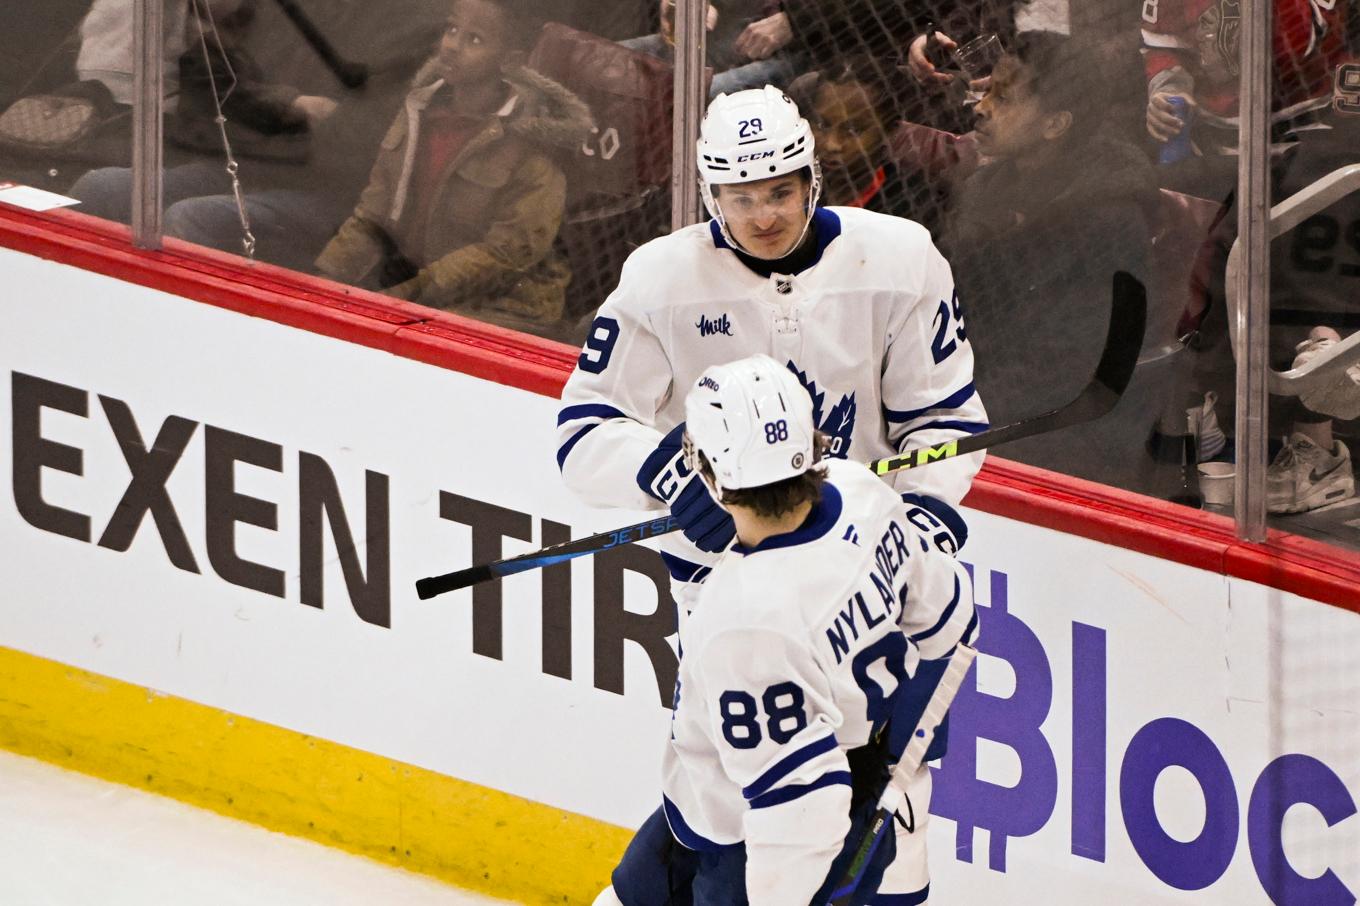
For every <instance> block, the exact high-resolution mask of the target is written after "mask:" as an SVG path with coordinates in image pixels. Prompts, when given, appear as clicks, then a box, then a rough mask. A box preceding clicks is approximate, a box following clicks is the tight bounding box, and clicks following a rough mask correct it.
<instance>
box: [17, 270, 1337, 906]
mask: <svg viewBox="0 0 1360 906" xmlns="http://www.w3.org/2000/svg"><path fill="white" fill-rule="evenodd" d="M0 272H3V273H4V274H5V277H6V279H5V283H6V287H7V288H6V290H5V296H4V302H3V306H4V311H3V315H0V323H3V324H4V325H5V332H4V333H3V335H0V365H3V372H4V380H5V383H6V386H7V392H5V393H4V394H2V395H0V424H4V425H5V437H6V440H7V442H6V443H4V444H3V445H0V457H3V465H4V471H5V473H6V474H7V475H8V476H10V479H11V480H10V486H11V494H10V495H9V496H8V497H7V499H5V500H4V501H3V503H0V543H2V544H3V550H4V551H5V565H6V570H5V575H6V584H5V591H4V594H3V596H0V745H3V746H5V747H8V748H12V749H15V750H18V751H21V752H23V751H28V752H33V753H37V754H40V755H42V756H43V757H47V758H50V759H52V760H55V761H58V762H61V763H64V764H67V765H68V766H73V767H78V768H80V769H83V770H87V771H90V772H92V773H102V774H105V775H109V776H116V777H117V779H120V780H124V781H125V782H132V783H137V784H139V785H144V786H147V787H149V788H152V789H158V791H161V792H166V793H168V794H170V795H175V796H178V797H180V798H184V799H187V800H189V801H196V802H200V803H201V804H206V805H209V806H210V807H214V808H217V809H218V810H221V811H224V812H227V813H232V814H239V815H242V816H244V817H248V818H250V819H251V820H256V821H259V822H261V823H265V824H273V825H275V826H279V827H281V828H283V829H287V830H289V831H290V832H293V833H299V834H303V835H310V836H315V837H317V838H319V839H323V840H325V841H326V842H331V843H335V844H337V845H341V846H345V847H347V848H350V849H354V850H357V851H361V852H367V853H369V854H371V855H375V856H377V857H380V858H388V859H389V860H391V861H397V862H400V863H402V864H407V865H409V866H411V867H413V868H415V869H417V870H423V871H430V872H432V873H435V874H440V875H441V876H444V877H448V878H450V879H453V880H456V881H457V882H458V883H461V884H465V885H468V886H473V887H479V888H481V889H485V890H487V891H489V892H493V893H496V894H499V895H501V896H512V897H516V898H520V899H523V900H524V901H525V902H562V900H563V898H564V897H565V898H567V900H568V901H570V902H587V903H588V902H589V898H590V895H591V893H593V891H594V890H595V889H596V888H597V887H598V886H599V885H600V884H602V883H603V881H604V879H605V878H606V877H607V873H608V870H609V868H610V867H612V864H613V861H614V860H615V859H616V858H617V855H618V854H619V852H620V851H621V847H622V845H623V844H624V843H625V842H626V840H627V836H628V835H627V833H626V829H627V828H631V827H633V826H636V824H637V823H638V822H640V821H641V819H642V818H643V817H644V816H645V815H646V814H648V813H649V812H650V811H651V810H652V808H653V807H654V806H655V804H656V803H657V801H658V792H657V767H658V762H659V756H660V747H661V746H662V745H663V744H664V740H665V738H666V736H665V734H666V729H667V723H668V720H669V711H668V710H667V704H668V703H669V701H670V698H671V687H672V684H673V681H674V675H675V657H674V654H673V652H672V649H671V647H670V645H669V643H668V642H667V636H668V635H669V634H670V632H671V631H672V629H673V617H672V616H671V612H670V603H669V599H668V598H667V597H666V593H665V590H664V589H665V575H664V569H663V568H662V566H661V564H660V561H659V558H657V557H656V556H655V555H654V554H653V553H652V552H650V551H648V550H646V549H644V548H641V547H636V546H633V547H627V548H621V549H618V550H615V551H612V552H609V553H607V554H605V555H601V556H598V557H595V558H592V559H587V560H582V561H578V562H577V563H576V564H574V565H571V566H567V565H562V566H558V567H554V568H552V569H551V570H549V571H545V572H540V573H531V574H526V575H521V576H517V577H512V578H510V579H507V580H505V581H504V582H503V584H502V585H500V586H495V585H490V586H483V587H481V588H479V589H478V590H476V591H475V592H474V591H463V592H457V593H453V594H450V595H446V596H444V597H441V598H438V599H435V600H432V601H424V602H422V601H418V600H417V599H416V596H415V593H414V588H413V584H414V582H415V580H416V579H417V578H420V577H422V576H426V575H430V574H432V573H439V572H444V571H447V570H452V569H456V568H459V567H461V566H466V565H469V564H470V563H472V562H474V561H480V560H484V559H487V558H495V557H499V556H504V555H512V554H515V553H520V552H525V551H529V550H533V549H536V548H538V547H541V546H543V545H545V544H550V543H554V542H556V541H560V540H565V539H566V538H567V537H570V536H571V535H576V536H581V535H585V534H589V533H593V532H597V531H602V530H604V529H607V528H610V527H613V526H616V525H622V524H626V523H629V522H633V521H637V520H638V519H641V518H643V517H644V516H645V514H640V513H620V512H603V511H598V510H591V509H589V508H586V507H583V506H582V505H580V504H579V503H577V502H575V501H574V500H573V499H571V498H570V497H569V496H568V495H567V494H566V492H565V490H564V489H563V488H562V486H561V484H560V481H559V480H558V477H557V473H556V466H555V462H554V453H555V449H556V444H555V431H554V426H555V417H556V409H557V406H556V403H555V400H554V399H553V398H552V396H550V395H547V394H546V393H544V392H533V391H531V390H526V389H521V388H519V387H516V386H512V385H508V384H505V383H497V382H495V381H491V380H486V379H483V378H481V377H477V376H474V375H473V374H467V373H461V372H459V371H456V370H450V369H448V368H440V367H434V366H432V365H430V364H426V363H423V362H420V361H416V360H414V359H412V358H409V357H407V356H405V355H394V354H392V353H390V352H386V351H383V350H382V349H379V348H373V346H374V345H375V344H371V343H370V344H368V345H359V344H357V343H352V342H345V341H343V340H340V339H336V338H334V337H332V336H326V335H324V334H322V333H318V332H314V331H312V330H302V329H298V328H296V327H293V326H286V325H284V324H279V323H275V322H273V321H270V320H266V319H263V318H259V317H249V316H246V315H244V314H240V313H238V312H234V311H230V310H227V309H225V308H222V307H218V306H215V305H205V304H199V303H197V302H190V301H187V300H185V299H183V298H180V297H177V296H175V295H172V294H169V293H166V292H162V291H157V290H154V289H149V288H146V287H141V286H136V285H133V284H131V283H124V282H120V281H118V280H114V279H111V278H109V277H106V276H102V275H99V274H95V273H90V272H88V271H85V270H81V269H77V268H74V267H70V266H67V265H64V264H57V263H54V262H51V261H45V260H42V259H40V258H36V257H32V256H30V255H26V254H21V253H18V252H13V251H9V250H0ZM471 370H473V371H475V372H477V373H483V374H485V373H490V372H489V371H486V370H480V369H471ZM534 389H535V390H542V388H540V387H536V388H534ZM989 481H992V479H989V478H988V477H986V476H984V477H983V478H981V479H979V486H980V489H982V488H983V487H985V486H987V484H988V482H989ZM985 496H986V495H982V494H979V497H980V498H981V497H985ZM971 502H972V501H971V499H970V503H971ZM993 509H996V508H993ZM1009 515H1011V516H1014V515H1015V513H1014V512H1009ZM969 521H970V525H971V530H972V534H971V538H970V540H969V542H968V545H967V547H966V548H965V549H964V552H963V555H962V559H963V560H965V561H966V562H967V563H969V564H970V567H971V568H972V570H973V573H974V577H975V584H976V587H977V598H978V601H979V604H980V605H982V613H983V624H982V626H983V636H982V643H981V650H982V652H983V656H982V657H981V658H980V660H979V664H978V667H977V668H976V671H975V674H974V681H973V682H971V683H970V684H969V686H968V687H967V688H965V690H964V692H963V694H962V696H961V698H960V699H959V701H958V703H957V704H956V706H955V714H954V719H953V729H952V743H951V755H950V756H949V758H947V759H946V761H945V762H944V767H943V768H942V769H941V770H940V771H939V772H938V773H937V777H936V780H937V785H936V796H935V801H934V803H933V808H932V811H933V813H934V815H935V817H934V819H933V821H932V825H931V830H930V833H931V843H932V847H933V854H934V855H933V859H932V865H933V871H934V889H935V890H936V891H938V893H939V895H940V897H941V899H944V898H946V897H947V901H948V902H951V903H963V904H984V903H985V904H990V903H994V902H997V901H998V900H999V899H1004V900H1006V901H1011V902H1039V901H1043V902H1057V903H1073V904H1077V903H1089V902H1092V901H1094V900H1096V898H1101V899H1103V900H1104V901H1105V902H1110V903H1133V902H1137V903H1181V902H1233V903H1267V902H1271V901H1274V902H1280V903H1284V902H1288V903H1308V904H1330V903H1352V902H1354V901H1355V897H1356V895H1357V894H1360V818H1357V817H1355V812H1356V803H1357V802H1360V713H1358V712H1360V704H1357V702H1360V658H1358V657H1357V656H1356V652H1360V615H1357V613H1356V612H1354V610H1352V609H1350V607H1349V602H1346V603H1347V604H1348V607H1337V606H1330V605H1328V604H1322V603H1318V602H1317V601H1314V600H1309V599H1308V598H1306V597H1303V596H1301V595H1299V594H1296V593H1293V592H1290V591H1283V590H1281V589H1280V588H1278V587H1272V586H1273V585H1274V586H1278V585H1285V587H1289V583H1288V582H1274V583H1270V582H1267V583H1262V582H1256V581H1249V580H1248V579H1245V578H1242V577H1241V575H1225V572H1233V570H1231V569H1227V568H1223V569H1214V568H1203V567H1204V566H1205V565H1206V563H1205V562H1198V563H1197V565H1192V563H1195V562H1196V557H1183V558H1181V559H1182V560H1186V561H1190V562H1174V560H1170V559H1163V558H1160V557H1156V556H1150V555H1149V554H1147V553H1140V552H1138V551H1136V550H1132V549H1129V548H1128V547H1126V546H1123V545H1119V544H1110V543H1102V542H1101V541H1097V540H1091V539H1089V538H1083V537H1078V536H1077V535H1073V534H1068V533H1066V532H1060V531H1056V530H1054V529H1053V528H1050V527H1044V526H1041V525H1033V524H1029V523H1028V522H1026V521H1020V520H1017V519H1014V518H1006V517H1005V516H1001V515H997V514H996V512H984V511H982V510H979V509H970V511H969ZM1088 534H1090V533H1088ZM1211 534H1212V533H1209V532H1206V533H1205V537H1201V538H1198V539H1197V540H1195V541H1194V542H1193V543H1195V544H1199V545H1200V546H1201V548H1203V547H1205V545H1208V546H1210V547H1212V544H1220V545H1221V546H1222V547H1223V548H1224V549H1225V550H1226V549H1228V548H1231V545H1230V544H1228V543H1226V542H1218V541H1212V539H1210V540H1206V538H1208V537H1209V535H1211ZM1211 541H1212V543H1211ZM1159 543H1163V544H1166V545H1169V546H1175V545H1176V544H1178V543H1186V544H1190V543H1192V542H1191V540H1190V539H1179V540H1178V539H1170V540H1166V541H1163V542H1159ZM1133 546H1135V547H1137V546H1138V545H1133ZM1153 546H1155V545H1153ZM1142 547H1143V549H1147V547H1148V544H1146V543H1144V544H1143V545H1142ZM1220 559H1221V560H1222V561H1223V562H1225V563H1226V562H1228V560H1229V558H1228V557H1227V556H1226V555H1223V556H1221V557H1220ZM1199 560H1200V561H1205V560H1208V561H1212V560H1213V557H1209V556H1207V555H1206V556H1203V557H1200V558H1199ZM1238 572H1239V573H1240V572H1243V571H1242V570H1239V571H1238ZM1333 600H1336V599H1333Z"/></svg>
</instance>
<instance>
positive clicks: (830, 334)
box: [557, 86, 987, 614]
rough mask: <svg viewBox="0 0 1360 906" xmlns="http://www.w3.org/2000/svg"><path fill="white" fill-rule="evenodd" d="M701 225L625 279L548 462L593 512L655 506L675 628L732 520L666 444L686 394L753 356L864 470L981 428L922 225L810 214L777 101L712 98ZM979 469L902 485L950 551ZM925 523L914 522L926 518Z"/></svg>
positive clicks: (951, 305)
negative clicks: (674, 525)
mask: <svg viewBox="0 0 1360 906" xmlns="http://www.w3.org/2000/svg"><path fill="white" fill-rule="evenodd" d="M698 150H699V169H700V176H701V187H702V189H703V195H704V201H705V204H706V205H707V207H708V210H709V213H710V214H711V215H712V217H713V220H712V221H711V222H710V223H707V224H698V225H695V226H691V227H687V228H685V229H681V230H678V231H676V232H675V233H672V234H671V235H669V236H664V237H662V238H659V239H656V240H653V241H652V242H649V243H647V244H646V245H643V246H642V247H641V248H639V249H637V250H636V251H635V252H633V254H632V255H631V256H629V258H628V260H627V262H626V263H625V264H624V267H623V271H622V275H621V277H620V279H619V285H618V288H617V289H616V290H615V291H614V292H613V293H612V294H611V295H610V297H609V298H608V300H606V301H605V303H604V305H603V306H602V307H601V308H600V310H599V313H598V316H597V317H596V319H595V321H594V324H593V325H592V327H591V329H590V334H589V338H588V339H587V341H586V343H585V348H584V349H583V351H582V353H581V356H580V359H579V360H578V362H577V366H576V369H575V371H574V372H573V374H572V376H571V378H570V379H569V380H568V382H567V385H566V388H565V389H564V390H563V394H562V404H563V405H562V409H561V411H560V413H559V416H558V450H557V460H558V464H559V466H560V467H561V469H562V475H563V478H564V480H565V481H566V483H567V485H568V486H569V487H570V488H571V489H572V490H573V491H575V492H576V493H577V494H578V495H579V496H580V497H582V498H584V499H585V500H587V501H588V502H590V503H593V504H595V505H600V506H616V507H624V508H629V509H658V508H669V509H670V511H671V514H672V515H673V516H674V517H675V518H676V519H677V520H678V521H679V522H680V523H681V526H682V528H683V529H684V537H683V538H681V537H680V536H679V535H678V534H677V535H669V536H666V537H665V538H664V539H663V540H662V555H663V557H664V558H665V560H666V563H667V566H668V567H669V568H670V571H671V575H672V577H673V578H674V579H675V580H676V581H675V584H674V586H673V591H674V592H675V596H676V599H677V601H678V602H679V603H680V605H681V612H682V614H684V613H685V612H686V611H687V610H688V609H689V602H691V601H692V600H693V594H694V586H695V584H696V583H697V581H699V580H702V578H703V576H705V575H706V574H707V572H708V569H709V568H710V567H711V565H712V563H713V562H714V560H715V559H716V556H717V553H718V552H720V551H721V550H723V549H724V548H725V547H726V546H727V544H728V543H729V542H730V541H731V538H732V532H733V528H732V521H731V518H730V517H729V516H728V515H727V514H726V513H724V512H723V511H722V510H721V509H720V508H719V507H718V506H717V505H716V503H715V502H714V501H713V499H712V497H711V495H709V494H708V492H707V491H706V490H705V489H704V487H703V485H702V483H701V482H700V481H699V480H698V479H697V477H696V476H694V475H693V473H692V472H690V471H689V470H688V468H687V467H686V466H685V463H684V457H683V456H682V453H681V449H680V438H681V435H682V433H683V431H684V411H683V406H684V400H683V390H684V388H687V387H690V386H692V385H693V384H694V382H695V381H696V380H697V379H698V377H699V375H700V374H702V373H703V371H704V369H706V368H708V367H709V366H712V365H717V364H721V363H726V362H730V361H733V360H735V359H738V358H741V357H743V356H747V355H751V354H754V353H764V354H766V355H770V356H772V357H773V358H774V359H776V360H777V361H778V362H779V363H780V364H781V365H783V366H785V367H787V368H789V369H790V371H791V372H793V373H795V374H796V375H797V376H798V378H799V380H800V381H801V382H802V384H803V385H804V386H805V387H806V388H807V389H808V391H809V393H810V394H811V396H812V399H813V410H814V418H815V421H816V424H817V427H818V429H819V430H821V431H822V432H824V433H825V434H826V435H827V436H828V437H829V438H830V439H831V454H832V455H833V456H835V457H838V458H851V459H856V460H861V461H866V460H869V459H874V458H879V457H885V456H890V455H893V454H896V453H897V452H898V451H900V450H901V449H903V448H905V447H908V446H924V445H928V444H937V443H942V442H945V441H948V440H952V439H955V438H958V437H960V436H964V435H967V434H974V433H977V432H980V431H982V430H985V429H986V427H987V417H986V412H985V410H984V409H983V406H982V402H981V400H980V399H979V398H978V395H977V393H976V392H975V390H974V387H973V353H972V349H971V347H970V346H969V343H968V339H967V331H966V328H965V325H964V321H963V317H962V311H961V308H960V304H959V300H958V299H957V297H956V296H955V293H954V281H953V278H952V275H951V273H950V269H949V265H948V263H947V262H946V261H945V260H944V258H943V257H942V256H941V255H940V253H939V252H938V251H937V250H936V249H935V246H934V245H933V244H932V242H931V239H930V235H929V233H928V232H927V231H926V230H925V229H924V228H922V227H921V226H920V225H918V224H916V223H913V222H911V221H909V220H905V219H902V218H898V217H890V216H887V215H883V214H877V213H873V212H869V211H864V210H860V209H857V208H835V207H833V208H820V207H818V206H817V199H818V196H819V193H820V184H821V177H820V173H819V170H818V166H817V162H816V157H815V154H814V148H813V137H812V131H811V129H810V127H809V126H808V123H807V120H806V119H804V118H803V117H802V116H801V115H800V114H799V112H798V108H797V106H796V105H795V104H794V103H793V102H792V101H791V100H789V99H788V98H787V97H786V96H785V95H784V94H783V93H782V92H780V91H779V90H778V89H776V88H773V87H771V86H766V87H765V88H763V89H751V90H748V91H742V92H737V93H735V94H732V95H721V96H719V97H718V98H716V99H715V100H714V101H713V102H712V104H711V105H710V106H709V109H708V113H707V115H706V116H705V118H704V122H703V126H702V133H701V138H700V140H699V149H698ZM981 461H982V454H981V453H977V454H973V455H971V456H963V457H959V458H957V459H954V460H950V461H948V462H942V463H939V464H936V465H932V466H931V467H930V468H928V469H913V470H908V471H905V472H901V473H898V475H897V476H895V477H894V478H893V479H892V481H893V483H894V484H895V486H896V487H897V488H898V490H899V491H900V492H903V493H905V494H909V495H912V497H911V499H912V500H913V501H914V502H916V503H917V504H919V505H920V506H922V507H923V508H924V510H926V511H928V512H929V513H930V514H932V516H931V517H929V518H934V519H935V520H937V522H938V527H937V531H936V534H937V535H938V536H939V538H940V542H941V543H942V544H944V545H946V546H952V547H957V546H958V545H961V544H962V543H963V540H964V536H965V535H966V528H965V527H964V524H963V520H962V519H961V518H960V517H959V515H958V513H957V512H956V510H955V507H956V506H957V505H958V503H959V501H960V500H961V499H962V497H963V495H964V494H965V493H966V492H967V490H968V487H969V484H970V483H971V481H972V478H973V475H974V474H975V473H976V472H977V470H978V468H979V467H980V465H981ZM923 518H925V517H923Z"/></svg>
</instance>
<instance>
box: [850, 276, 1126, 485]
mask: <svg viewBox="0 0 1360 906" xmlns="http://www.w3.org/2000/svg"><path fill="white" fill-rule="evenodd" d="M1113 290H1114V291H1113V293H1112V294H1111V295H1112V299H1111V305H1110V325H1109V329H1108V330H1107V331H1106V333H1105V348H1104V349H1103V350H1102V351H1101V353H1100V361H1099V362H1098V363H1096V370H1095V374H1093V375H1092V376H1091V380H1090V381H1088V382H1087V383H1086V386H1085V387H1083V388H1082V389H1081V392H1080V393H1078V394H1077V395H1076V396H1075V397H1073V399H1072V400H1071V401H1070V402H1068V403H1067V404H1065V405H1063V406H1059V407H1058V408H1057V409H1051V410H1049V411H1048V412H1044V413H1042V414H1040V415H1035V416H1032V417H1031V418H1025V419H1021V420H1020V421H1018V422H1013V423H1011V424H1009V425H1002V426H1001V427H1000V428H992V429H991V430H988V431H984V432H982V433H981V434H974V435H972V436H971V437H961V438H958V439H957V440H951V441H946V442H945V443H942V444H936V445H935V446H933V447H922V448H921V449H917V450H908V451H907V452H905V453H903V454H902V455H900V456H890V457H888V458H887V459H878V460H875V461H873V462H871V463H869V468H870V469H872V470H873V471H874V474H876V475H887V474H888V473H889V472H897V471H900V470H902V469H913V468H916V467H918V466H924V465H927V464H929V463H932V462H938V461H939V460H942V459H950V458H952V457H955V456H963V455H965V454H968V453H976V452H977V451H978V450H983V449H986V448H988V447H995V446H999V445H1001V444H1004V443H1008V442H1010V441H1013V440H1020V439H1021V438H1023V437H1033V436H1034V435H1036V434H1047V433H1048V432H1050V431H1057V430H1058V429H1060V428H1067V427H1070V426H1071V425H1078V424H1081V423H1082V422H1088V421H1095V420H1096V419H1098V418H1100V417H1101V416H1102V415H1105V414H1106V413H1107V412H1109V411H1110V410H1111V409H1113V408H1114V407H1115V404H1116V403H1118V402H1119V398H1120V397H1121V396H1122V395H1123V394H1124V390H1125V389H1126V388H1127V387H1128V386H1129V381H1130V380H1132V378H1133V370H1134V368H1135V366H1137V364H1138V354H1139V353H1140V352H1141V351H1142V348H1143V334H1144V331H1145V330H1146V325H1147V292H1146V290H1145V289H1144V288H1143V284H1142V283H1140V282H1139V281H1138V280H1137V279H1136V278H1135V277H1133V276H1131V275H1130V274H1127V273H1125V272H1124V271H1116V272H1115V275H1114V286H1113ZM983 403H984V404H985V403H986V400H983Z"/></svg>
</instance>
